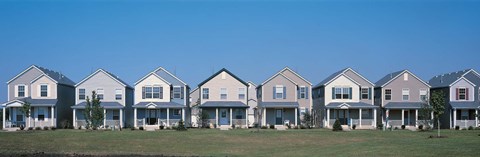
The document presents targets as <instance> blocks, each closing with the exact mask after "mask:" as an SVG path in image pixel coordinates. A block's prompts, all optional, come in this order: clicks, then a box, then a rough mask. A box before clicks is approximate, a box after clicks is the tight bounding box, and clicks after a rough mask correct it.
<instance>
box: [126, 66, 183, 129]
mask: <svg viewBox="0 0 480 157" xmlns="http://www.w3.org/2000/svg"><path fill="white" fill-rule="evenodd" d="M189 90H190V89H189V87H188V85H187V84H186V83H185V82H183V81H182V80H180V79H179V78H177V77H176V76H175V75H173V74H172V73H170V72H168V71H167V70H165V69H164V68H162V67H159V68H157V69H155V70H154V71H152V72H150V73H148V74H147V75H145V76H144V77H143V78H141V79H140V80H138V81H137V82H136V83H135V105H134V106H133V108H134V122H135V127H140V126H142V127H145V128H146V129H147V130H149V129H150V130H152V129H158V128H159V126H167V127H168V126H172V125H177V124H178V122H179V121H180V120H183V121H184V122H185V124H190V123H189V122H190V117H189V116H190V114H187V113H190V110H189V107H188V106H189V93H190V92H189Z"/></svg>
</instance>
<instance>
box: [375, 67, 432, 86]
mask: <svg viewBox="0 0 480 157" xmlns="http://www.w3.org/2000/svg"><path fill="white" fill-rule="evenodd" d="M404 73H409V74H410V76H413V77H414V78H416V79H417V80H419V81H420V82H422V83H423V84H425V85H427V86H428V88H431V86H430V85H429V84H428V83H427V82H425V81H423V80H422V79H420V78H419V77H417V76H416V75H415V74H413V73H412V72H410V71H409V70H403V71H402V72H401V73H399V74H398V75H397V76H395V77H393V78H391V79H390V80H389V81H388V82H386V83H384V84H382V85H381V86H380V87H382V88H383V87H385V86H386V85H388V84H390V83H391V82H393V80H395V79H397V78H398V77H400V76H401V75H402V74H404Z"/></svg>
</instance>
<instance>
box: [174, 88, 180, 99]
mask: <svg viewBox="0 0 480 157" xmlns="http://www.w3.org/2000/svg"><path fill="white" fill-rule="evenodd" d="M181 96H182V90H181V87H180V86H175V87H173V98H174V99H180V98H181Z"/></svg>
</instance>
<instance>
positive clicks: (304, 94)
mask: <svg viewBox="0 0 480 157" xmlns="http://www.w3.org/2000/svg"><path fill="white" fill-rule="evenodd" d="M302 88H303V93H302ZM299 90H300V92H299V93H300V99H305V98H307V87H306V86H300V89H299ZM302 94H303V97H302Z"/></svg>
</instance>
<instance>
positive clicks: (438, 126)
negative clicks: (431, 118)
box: [437, 119, 440, 137]
mask: <svg viewBox="0 0 480 157" xmlns="http://www.w3.org/2000/svg"><path fill="white" fill-rule="evenodd" d="M437 130H438V133H437V137H440V119H437Z"/></svg>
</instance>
